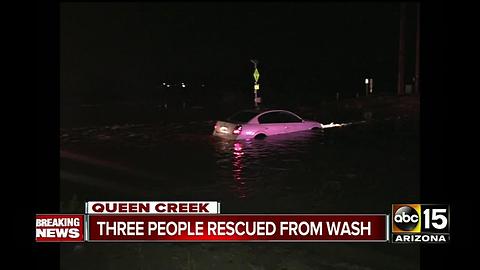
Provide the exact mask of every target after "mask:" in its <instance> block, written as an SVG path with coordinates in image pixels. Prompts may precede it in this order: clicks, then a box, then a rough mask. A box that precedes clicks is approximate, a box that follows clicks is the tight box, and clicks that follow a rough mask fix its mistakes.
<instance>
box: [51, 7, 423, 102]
mask: <svg viewBox="0 0 480 270" xmlns="http://www.w3.org/2000/svg"><path fill="white" fill-rule="evenodd" d="M399 14H400V4H399V3H384V4H383V3H370V4H364V3H303V4H302V3H268V2H265V3H254V2H251V3H220V2H218V3H143V4H142V3H62V4H61V9H60V74H61V94H62V97H63V98H64V99H68V100H89V98H90V99H91V100H101V101H105V100H109V99H114V98H119V97H120V98H123V99H130V98H134V97H135V98H137V97H145V98H148V96H149V95H150V94H151V93H152V91H158V89H159V88H161V84H162V82H171V83H175V82H181V81H183V82H186V83H187V84H188V85H189V86H191V87H192V89H194V88H195V87H198V85H200V84H201V83H205V84H206V85H207V86H208V87H209V89H210V90H211V91H213V92H219V91H220V92H225V91H227V92H228V91H245V92H246V93H249V94H250V92H251V88H252V84H253V77H252V73H253V65H252V63H251V62H250V59H252V58H255V59H258V60H259V61H260V65H259V69H260V84H261V86H262V90H264V91H265V92H268V93H269V94H270V95H272V93H277V92H278V93H285V92H288V93H295V94H300V95H307V96H308V95H309V94H310V93H316V94H317V95H322V96H331V95H334V93H335V92H337V91H340V92H341V93H345V95H348V94H353V93H355V92H357V91H359V90H360V91H362V89H363V80H364V79H365V77H366V76H368V77H372V78H374V79H375V80H374V81H375V89H376V90H378V91H382V92H391V93H394V92H395V91H396V89H395V87H396V83H397V82H396V76H397V63H398V59H397V58H398V36H399ZM414 36H415V7H414V5H413V3H411V4H409V8H408V16H407V39H406V42H407V44H406V48H407V59H406V61H407V62H406V63H407V70H406V71H407V72H406V80H407V83H409V80H410V78H411V77H412V76H413V65H414V56H415V51H414V48H415V47H414V45H415V40H414Z"/></svg>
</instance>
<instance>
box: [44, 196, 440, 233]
mask: <svg viewBox="0 0 480 270" xmlns="http://www.w3.org/2000/svg"><path fill="white" fill-rule="evenodd" d="M400 208H401V206H400V207H399V208H396V206H395V205H394V206H393V207H392V209H396V210H398V209H400ZM425 209H427V208H425ZM428 209H431V213H430V214H429V213H427V212H425V213H426V214H425V215H428V216H425V215H424V216H423V217H419V218H418V219H419V220H420V219H422V218H423V220H426V218H427V217H429V218H430V219H429V220H431V221H432V222H431V223H429V224H424V225H423V226H424V227H425V226H426V227H427V228H429V225H431V226H432V227H433V228H436V227H438V226H439V225H438V224H439V223H438V222H437V221H438V219H442V218H439V216H438V215H439V214H441V213H443V212H442V211H438V209H437V208H428ZM434 209H436V210H435V218H432V217H433V216H434V212H433V210H434ZM418 211H420V210H418ZM402 213H404V212H403V210H400V212H398V213H396V215H397V216H399V217H402V218H403V220H406V219H407V218H405V216H406V215H407V214H408V215H410V216H409V217H410V219H409V222H413V220H417V218H415V217H414V216H413V215H412V213H413V212H412V213H411V212H408V213H407V214H402ZM417 213H418V212H417ZM392 219H393V220H394V221H395V222H397V221H400V219H399V218H393V217H392ZM403 220H402V222H403ZM447 222H448V220H447ZM405 224H406V223H405ZM418 224H420V221H417V223H416V225H415V227H413V228H414V229H413V230H410V231H408V232H406V231H402V232H396V231H395V233H394V232H393V231H392V228H393V227H391V220H390V215H389V214H221V213H220V203H219V202H216V201H95V202H86V203H85V213H84V214H68V215H67V214H38V215H37V216H36V241H37V242H132V241H133V242H176V241H180V242H196V241H198V242H206V241H209V242H215V241H218V242H225V241H227V242H237V241H238V242H246V241H249V242H251V241H253V242H393V240H392V239H391V238H390V237H391V236H392V237H393V236H397V234H401V235H402V237H403V236H404V235H411V234H412V233H415V234H416V233H418V232H417V231H414V230H416V226H417V225H418ZM433 224H435V226H434V225H433ZM441 225H442V224H441ZM392 226H396V227H395V228H396V229H395V230H397V229H398V228H403V229H405V230H407V229H409V228H411V227H412V226H413V225H408V226H407V225H405V226H404V225H403V223H402V225H399V226H400V227H398V224H397V223H396V225H392ZM442 226H443V225H442ZM431 233H438V232H431ZM443 233H447V231H444V232H443ZM414 238H415V237H414ZM402 239H404V240H405V241H396V242H418V241H415V240H413V241H410V240H409V239H407V238H402ZM420 239H422V237H420ZM429 240H431V241H433V240H432V239H430V238H429ZM448 240H449V237H448V238H446V239H445V242H446V241H448ZM431 241H430V242H431Z"/></svg>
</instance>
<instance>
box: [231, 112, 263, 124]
mask: <svg viewBox="0 0 480 270" xmlns="http://www.w3.org/2000/svg"><path fill="white" fill-rule="evenodd" d="M257 114H258V112H254V111H241V112H238V113H236V114H234V115H232V116H230V117H229V118H228V119H227V120H228V121H229V122H234V123H247V122H248V121H250V120H251V119H252V118H254V117H255V116H256V115H257Z"/></svg>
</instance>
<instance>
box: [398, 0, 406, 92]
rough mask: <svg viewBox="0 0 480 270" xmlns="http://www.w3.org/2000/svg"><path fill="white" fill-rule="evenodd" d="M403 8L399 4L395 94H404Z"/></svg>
mask: <svg viewBox="0 0 480 270" xmlns="http://www.w3.org/2000/svg"><path fill="white" fill-rule="evenodd" d="M405 9H406V4H405V3H401V4H400V38H399V47H398V84H397V95H399V96H403V95H405Z"/></svg>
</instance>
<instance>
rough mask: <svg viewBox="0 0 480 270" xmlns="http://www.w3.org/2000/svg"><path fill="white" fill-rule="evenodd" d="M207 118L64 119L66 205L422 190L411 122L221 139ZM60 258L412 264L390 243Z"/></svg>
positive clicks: (268, 202) (357, 202) (230, 203)
mask: <svg viewBox="0 0 480 270" xmlns="http://www.w3.org/2000/svg"><path fill="white" fill-rule="evenodd" d="M213 124H214V121H199V122H191V123H183V124H162V125H154V124H149V125H132V124H121V125H112V126H102V127H87V128H69V129H62V130H61V134H60V135H61V164H60V165H61V171H60V177H61V198H62V204H61V206H62V211H63V212H82V211H83V202H84V201H85V200H218V201H220V202H221V203H222V212H223V213H389V211H390V206H391V204H392V203H396V202H410V201H418V199H419V185H420V180H419V169H420V167H419V157H420V153H419V130H418V122H416V121H413V120H410V119H391V120H382V121H370V122H363V123H357V124H352V125H349V126H344V127H340V128H330V129H325V130H323V131H307V132H299V133H293V134H286V135H279V136H272V137H267V138H266V139H264V140H251V141H225V140H222V139H219V138H215V137H212V136H211V135H210V134H211V131H212V129H213ZM61 265H62V267H63V268H65V269H77V268H78V269H80V268H83V269H85V267H87V268H89V269H110V268H111V269H418V268H419V251H418V249H417V247H416V246H413V245H412V246H405V245H393V244H388V243H375V244H367V243H359V244H346V243H342V244H340V243H339V244H331V243H330V244H329V243H282V244H278V243H277V244H273V243H221V244H220V243H198V244H191V243H190V244H188V243H183V244H174V243H166V244H158V243H146V244H120V243H116V244H106V243H104V244H98V243H93V244H91V243H90V244H82V245H79V246H75V245H70V244H66V245H63V246H62V256H61Z"/></svg>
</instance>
